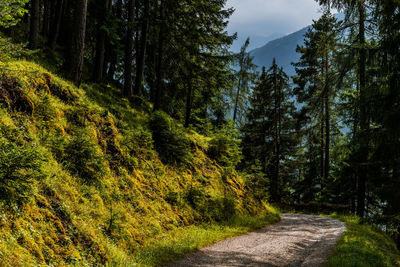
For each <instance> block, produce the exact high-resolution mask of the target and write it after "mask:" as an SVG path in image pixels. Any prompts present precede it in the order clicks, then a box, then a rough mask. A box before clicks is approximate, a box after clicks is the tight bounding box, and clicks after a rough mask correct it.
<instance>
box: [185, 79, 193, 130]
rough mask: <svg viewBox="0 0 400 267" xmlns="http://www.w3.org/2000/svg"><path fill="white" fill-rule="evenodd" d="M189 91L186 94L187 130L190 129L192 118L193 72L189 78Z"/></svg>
mask: <svg viewBox="0 0 400 267" xmlns="http://www.w3.org/2000/svg"><path fill="white" fill-rule="evenodd" d="M188 81H189V82H188V89H187V92H186V116H185V128H188V127H189V124H190V117H191V114H192V95H193V81H192V72H190V74H189V77H188Z"/></svg>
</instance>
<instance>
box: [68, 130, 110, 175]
mask: <svg viewBox="0 0 400 267" xmlns="http://www.w3.org/2000/svg"><path fill="white" fill-rule="evenodd" d="M62 150H63V152H64V153H63V155H62V157H63V159H62V160H63V164H64V166H65V167H66V168H67V169H68V170H69V171H70V172H71V173H73V174H74V175H77V176H79V177H80V178H82V179H84V180H85V181H88V182H90V181H99V180H100V179H101V178H103V177H104V176H105V175H107V174H108V167H107V164H106V159H105V157H104V155H103V154H102V152H101V151H100V148H99V146H98V144H97V143H96V142H95V141H94V139H93V138H91V137H90V136H88V135H87V133H85V132H84V131H80V132H78V134H77V135H76V136H74V137H73V138H72V139H71V140H70V141H69V142H67V143H66V144H65V146H64V148H62Z"/></svg>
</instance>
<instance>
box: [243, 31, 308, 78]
mask: <svg viewBox="0 0 400 267" xmlns="http://www.w3.org/2000/svg"><path fill="white" fill-rule="evenodd" d="M310 27H311V26H308V27H305V28H303V29H301V30H300V31H297V32H294V33H292V34H289V35H286V36H284V37H282V38H279V39H276V40H273V41H270V42H268V43H267V44H266V45H264V46H262V47H260V48H257V49H254V50H251V51H250V55H251V56H253V57H254V60H253V62H254V63H255V64H256V65H257V66H258V67H259V69H261V68H262V67H263V66H265V67H266V68H267V69H268V68H269V67H270V66H271V65H272V60H273V58H276V62H277V64H278V65H279V66H282V67H283V69H284V70H285V72H286V73H287V74H288V75H289V76H291V75H295V74H296V72H295V69H294V67H293V66H292V65H291V63H292V62H297V61H298V60H299V59H300V54H298V53H297V52H296V47H297V46H298V45H303V44H304V34H305V33H306V32H307V30H308V29H309V28H310Z"/></svg>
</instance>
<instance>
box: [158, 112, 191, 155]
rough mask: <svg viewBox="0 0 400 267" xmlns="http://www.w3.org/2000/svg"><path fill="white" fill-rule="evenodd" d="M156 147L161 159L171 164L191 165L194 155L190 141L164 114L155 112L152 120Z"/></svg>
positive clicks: (180, 128)
mask: <svg viewBox="0 0 400 267" xmlns="http://www.w3.org/2000/svg"><path fill="white" fill-rule="evenodd" d="M150 129H151V132H152V135H153V140H154V146H155V148H156V150H157V152H158V153H159V154H160V156H161V158H162V159H163V160H164V161H166V162H169V163H189V162H190V160H191V158H192V154H191V152H190V141H189V139H188V138H187V137H186V135H185V132H184V130H183V129H182V127H179V126H178V125H176V124H175V123H174V121H173V120H172V119H171V118H170V117H169V116H168V115H167V114H165V113H164V112H161V111H157V112H155V113H154V114H153V115H152V117H151V120H150Z"/></svg>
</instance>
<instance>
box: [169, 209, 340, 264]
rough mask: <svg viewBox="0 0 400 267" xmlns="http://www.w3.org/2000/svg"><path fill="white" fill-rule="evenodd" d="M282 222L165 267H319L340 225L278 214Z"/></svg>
mask: <svg viewBox="0 0 400 267" xmlns="http://www.w3.org/2000/svg"><path fill="white" fill-rule="evenodd" d="M281 217H282V221H281V222H279V223H277V224H274V225H271V226H268V227H265V228H263V229H260V230H257V231H255V232H251V233H248V234H245V235H243V236H238V237H235V238H231V239H227V240H224V241H221V242H218V243H216V244H215V245H212V246H210V247H207V248H205V249H202V250H200V251H198V252H196V253H192V254H190V255H188V256H187V257H186V258H184V259H182V260H180V261H177V262H174V263H172V264H169V265H168V266H185V267H186V266H188V267H189V266H321V265H322V264H323V263H324V262H325V261H326V259H327V257H328V256H329V254H330V253H331V252H332V249H333V247H334V245H335V244H336V241H337V239H338V238H339V236H340V235H341V233H342V232H343V231H344V230H345V229H346V227H345V225H344V223H342V222H340V221H338V220H335V219H331V218H326V217H321V216H312V215H302V214H282V216H281Z"/></svg>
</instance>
